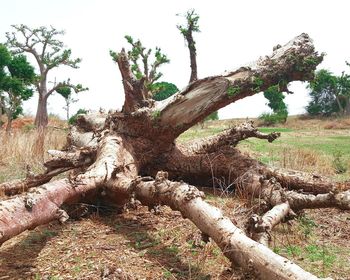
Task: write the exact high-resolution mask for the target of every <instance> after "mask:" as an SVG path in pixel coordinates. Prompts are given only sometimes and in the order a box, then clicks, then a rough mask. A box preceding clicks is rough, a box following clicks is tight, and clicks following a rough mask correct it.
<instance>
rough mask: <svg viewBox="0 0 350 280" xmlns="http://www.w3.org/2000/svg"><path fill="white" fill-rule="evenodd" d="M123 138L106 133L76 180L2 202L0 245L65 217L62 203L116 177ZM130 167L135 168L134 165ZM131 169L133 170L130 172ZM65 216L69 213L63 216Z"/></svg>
mask: <svg viewBox="0 0 350 280" xmlns="http://www.w3.org/2000/svg"><path fill="white" fill-rule="evenodd" d="M123 151H124V144H123V142H122V139H121V138H119V137H116V136H112V135H110V136H106V137H104V139H103V140H102V141H101V142H100V145H99V149H98V152H97V158H96V162H95V163H94V164H93V165H91V166H90V167H89V169H88V170H87V171H86V172H85V173H84V174H81V175H78V176H77V177H76V178H74V179H73V180H72V179H71V180H67V179H64V180H59V181H54V182H51V183H47V184H45V185H43V186H41V187H37V188H33V189H32V190H31V191H30V192H28V193H26V194H23V195H20V196H17V197H14V198H11V199H9V200H6V201H3V202H1V204H0V244H1V243H3V242H4V241H6V240H8V239H10V238H11V237H13V236H15V235H17V234H19V233H21V232H23V231H25V230H27V229H32V228H34V227H36V226H38V225H41V224H45V223H48V222H50V221H52V220H55V219H61V218H62V214H64V213H63V212H62V210H60V208H59V207H60V206H61V205H62V204H63V203H67V202H68V201H75V200H79V199H81V198H82V197H84V196H85V194H86V193H87V192H89V191H92V190H96V189H97V188H100V187H102V186H103V185H104V183H106V182H107V181H108V180H109V179H111V178H112V177H113V176H115V170H119V169H120V166H122V165H123V164H124V163H125V161H126V157H125V154H127V152H123ZM129 170H135V169H134V168H133V167H132V166H130V167H129ZM130 172H131V171H130ZM63 216H64V217H65V219H66V218H67V217H66V216H67V215H66V214H64V215H63Z"/></svg>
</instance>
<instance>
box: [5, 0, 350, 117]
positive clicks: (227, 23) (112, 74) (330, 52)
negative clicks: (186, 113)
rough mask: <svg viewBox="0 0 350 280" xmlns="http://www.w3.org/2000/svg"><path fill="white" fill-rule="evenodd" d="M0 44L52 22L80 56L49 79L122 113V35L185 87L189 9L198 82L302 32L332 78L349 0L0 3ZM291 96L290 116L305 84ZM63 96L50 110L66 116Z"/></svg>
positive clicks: (257, 104)
mask: <svg viewBox="0 0 350 280" xmlns="http://www.w3.org/2000/svg"><path fill="white" fill-rule="evenodd" d="M0 7H1V17H0V42H4V40H5V32H6V31H11V27H10V25H11V24H21V23H23V24H26V25H28V26H30V27H37V26H41V25H47V26H49V25H53V26H54V27H56V28H57V29H64V30H65V31H66V35H65V36H64V37H63V41H64V42H65V44H66V45H67V47H69V48H71V49H72V53H73V57H80V58H82V59H83V61H82V63H81V66H80V69H77V70H70V69H69V68H66V67H64V66H62V67H61V68H59V70H57V71H56V72H55V73H52V75H51V76H50V77H49V79H51V80H52V81H53V80H54V78H55V77H57V80H59V78H68V77H70V78H71V81H72V82H76V83H82V84H83V85H84V86H87V87H89V89H90V90H89V92H83V93H80V94H79V102H78V103H76V104H74V105H73V107H72V112H75V111H76V110H77V109H78V108H87V109H98V108H100V107H103V108H106V109H109V108H113V109H118V108H121V106H122V104H123V98H124V97H123V89H122V84H121V77H120V74H119V70H118V67H117V65H116V64H114V63H113V62H112V60H111V58H110V56H109V50H110V49H113V50H115V51H119V50H120V49H121V48H122V47H123V46H124V47H126V46H127V43H126V41H125V39H124V35H126V34H128V35H131V36H133V37H134V38H135V39H141V41H142V42H143V43H144V45H145V46H146V47H152V48H153V47H155V46H159V47H161V48H162V50H163V52H164V53H166V54H167V55H168V57H169V58H170V60H171V62H170V64H168V65H165V66H164V67H163V68H161V72H163V74H164V76H163V78H162V80H164V81H167V82H172V83H174V84H176V85H177V87H178V88H183V87H185V86H186V84H187V81H188V79H189V75H190V67H189V54H188V50H187V47H186V46H185V43H184V40H183V38H182V37H181V35H180V34H179V31H178V30H177V28H176V24H179V23H182V20H183V19H182V18H180V17H177V16H176V14H178V13H184V12H186V11H187V10H188V9H190V8H194V9H195V10H196V11H197V12H198V14H199V15H200V21H199V25H200V29H201V31H202V32H201V33H198V34H196V35H195V36H196V37H195V39H196V41H197V53H198V56H197V63H198V72H199V77H200V78H204V77H206V76H209V75H216V74H220V73H222V72H224V71H225V70H230V69H234V68H236V67H239V66H241V65H243V64H246V63H247V62H249V61H252V60H256V59H257V58H258V57H259V56H261V55H267V54H270V53H271V51H272V47H273V46H275V45H276V44H284V43H286V42H288V41H289V40H290V39H292V38H293V37H295V36H296V35H299V34H300V33H302V32H306V33H308V34H309V35H310V36H311V38H313V39H314V43H315V46H316V49H317V50H318V51H319V52H326V53H327V56H326V57H325V59H324V62H323V63H322V64H321V66H320V67H321V68H326V69H329V70H331V71H333V72H335V73H337V74H339V73H341V71H342V70H346V66H345V60H350V53H349V51H350V36H349V28H350V24H349V23H350V20H349V15H348V13H349V10H350V9H349V8H350V1H347V0H333V1H325V0H324V1H321V0H318V1H317V0H294V1H282V0H264V1H261V0H254V1H253V0H250V1H247V0H239V1H237V0H228V1H225V0H216V1H200V0H198V1H194V0H192V1H189V0H186V1H185V0H176V1H164V0H163V1H162V0H147V1H145V0H133V1H117V0H114V1H112V0H99V1H98V0H59V1H57V0H56V1H53V0H1V1H0ZM290 89H291V90H293V91H294V92H295V94H294V95H289V96H287V98H286V101H287V104H288V108H289V112H290V114H298V113H302V112H304V107H305V106H306V105H307V100H308V97H307V93H306V90H305V85H303V84H301V83H293V84H291V86H290ZM36 98H37V97H36V96H35V97H33V98H32V99H31V100H30V101H28V102H26V103H25V110H26V112H31V113H33V114H34V113H35V111H36V103H37V99H36ZM265 103H266V100H265V99H264V97H263V96H262V94H259V95H256V96H253V97H249V98H245V99H244V100H241V101H238V102H236V103H235V104H231V105H229V106H227V107H225V108H223V109H221V110H220V112H219V115H220V118H233V117H248V116H249V117H253V116H258V115H259V114H261V113H262V112H265V111H268V107H267V106H266V105H265ZM63 106H64V102H63V98H62V97H60V96H58V95H56V96H52V97H50V99H49V112H52V113H56V114H60V115H61V116H65V112H64V110H63V109H62V107H63Z"/></svg>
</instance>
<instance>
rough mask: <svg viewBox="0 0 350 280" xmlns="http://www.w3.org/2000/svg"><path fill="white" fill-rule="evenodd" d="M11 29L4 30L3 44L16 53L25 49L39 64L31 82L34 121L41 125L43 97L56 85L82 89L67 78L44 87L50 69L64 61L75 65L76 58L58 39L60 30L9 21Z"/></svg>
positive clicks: (44, 119)
mask: <svg viewBox="0 0 350 280" xmlns="http://www.w3.org/2000/svg"><path fill="white" fill-rule="evenodd" d="M12 27H13V28H14V29H15V32H11V33H10V32H7V33H6V37H7V45H8V46H9V47H10V48H11V49H13V50H14V52H16V53H29V54H31V55H33V56H34V58H35V61H36V62H37V65H38V68H39V74H38V76H39V79H38V80H37V82H36V84H35V86H36V89H37V91H38V94H39V100H38V109H37V113H36V116H35V125H36V126H37V127H38V128H45V127H46V126H47V124H48V114H47V100H48V98H49V97H50V95H51V94H52V93H54V92H55V91H57V90H59V89H60V88H62V87H64V88H66V87H69V88H72V89H73V90H74V91H76V92H79V91H83V90H86V88H83V87H81V86H76V85H74V84H71V83H70V81H69V80H65V81H61V82H58V83H55V85H54V86H53V87H52V88H50V89H49V88H48V85H47V84H48V74H49V72H50V71H51V70H52V69H55V68H57V67H60V66H61V65H65V66H68V67H71V68H78V65H79V63H80V62H81V59H80V58H76V59H72V58H71V50H70V49H66V48H65V47H64V44H63V42H62V41H61V40H60V39H59V37H60V36H61V35H63V34H64V31H61V30H57V29H55V28H54V27H52V26H51V27H50V28H47V27H44V26H41V27H39V28H30V27H28V26H26V25H23V24H22V25H13V26H12Z"/></svg>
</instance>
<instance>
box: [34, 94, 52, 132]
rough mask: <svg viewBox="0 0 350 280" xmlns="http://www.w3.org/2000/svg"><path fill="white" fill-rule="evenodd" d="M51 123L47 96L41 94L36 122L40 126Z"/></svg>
mask: <svg viewBox="0 0 350 280" xmlns="http://www.w3.org/2000/svg"><path fill="white" fill-rule="evenodd" d="M48 123H49V119H48V114H47V97H46V96H45V95H41V94H39V100H38V108H37V111H36V115H35V121H34V124H35V126H36V127H38V128H45V127H46V126H47V125H48Z"/></svg>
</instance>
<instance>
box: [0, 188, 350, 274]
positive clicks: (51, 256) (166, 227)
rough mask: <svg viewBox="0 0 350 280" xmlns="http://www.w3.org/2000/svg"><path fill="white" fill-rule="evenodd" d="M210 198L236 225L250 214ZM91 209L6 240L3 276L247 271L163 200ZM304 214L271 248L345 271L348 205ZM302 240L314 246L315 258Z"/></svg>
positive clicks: (237, 203)
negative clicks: (154, 208) (156, 206)
mask: <svg viewBox="0 0 350 280" xmlns="http://www.w3.org/2000/svg"><path fill="white" fill-rule="evenodd" d="M207 199H208V200H209V202H210V203H212V204H214V205H216V206H218V207H220V208H221V209H223V211H224V212H225V214H226V215H227V216H229V217H230V218H231V220H232V221H233V222H234V223H235V224H237V225H238V226H241V227H243V226H244V225H243V224H242V223H241V221H243V220H245V219H246V218H247V216H248V215H250V214H251V208H250V207H248V206H247V202H246V201H244V200H237V199H234V198H233V197H231V196H230V195H227V194H225V195H223V194H222V193H218V194H217V195H213V194H212V193H208V195H207ZM91 209H92V208H90V210H91ZM95 210H98V211H97V212H96V211H94V212H93V213H90V214H89V215H88V216H87V217H83V218H81V219H80V220H70V221H68V222H67V223H66V224H64V225H60V224H58V223H56V222H53V223H51V224H49V225H45V226H41V227H38V228H36V229H35V230H33V231H30V232H28V231H27V232H24V233H22V234H21V235H19V236H17V237H15V238H13V239H11V240H9V241H7V242H5V243H4V244H3V246H2V247H1V248H0V279H198V280H199V279H225V280H226V279H252V278H251V277H250V276H249V275H244V274H242V273H241V272H240V271H239V270H236V269H234V268H231V267H230V263H229V262H228V260H227V259H226V258H225V257H224V256H223V254H222V253H221V251H220V249H219V248H218V247H217V246H216V245H215V244H214V243H213V242H212V241H210V242H209V243H207V244H205V243H204V242H203V241H201V238H200V233H199V231H198V230H197V229H196V227H195V226H194V225H192V223H191V222H190V221H188V220H185V219H183V218H182V217H181V214H180V213H178V212H173V211H171V210H170V209H169V208H168V207H162V208H161V211H160V213H157V214H156V213H154V212H150V211H148V209H147V208H146V207H139V208H138V209H137V210H132V209H128V210H124V211H122V212H121V213H119V214H118V213H116V212H115V211H111V212H109V211H106V209H103V208H101V209H95ZM107 210H112V209H107ZM301 217H304V221H303V220H300V219H297V220H295V221H293V222H292V223H291V224H289V225H288V224H282V225H280V226H279V227H278V228H277V229H276V230H274V232H273V234H272V243H271V248H272V249H273V250H275V251H277V252H278V253H280V254H282V255H284V256H286V257H288V258H290V259H292V260H294V261H295V262H297V263H298V264H299V265H301V266H302V267H304V268H305V269H307V270H309V271H311V272H313V273H315V274H317V275H318V276H320V277H324V276H328V277H333V278H334V279H350V242H349V241H350V238H349V236H350V213H348V212H345V211H340V210H336V209H322V210H308V211H307V212H306V213H305V214H303V215H302V216H301ZM305 217H307V218H305ZM305 221H306V222H305ZM312 246H313V247H312ZM305 248H311V249H312V248H313V249H314V254H311V257H312V256H314V260H313V259H310V254H308V253H309V252H308V251H306V250H304V249H305ZM320 248H322V250H321V249H320ZM311 253H312V252H311Z"/></svg>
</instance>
